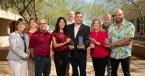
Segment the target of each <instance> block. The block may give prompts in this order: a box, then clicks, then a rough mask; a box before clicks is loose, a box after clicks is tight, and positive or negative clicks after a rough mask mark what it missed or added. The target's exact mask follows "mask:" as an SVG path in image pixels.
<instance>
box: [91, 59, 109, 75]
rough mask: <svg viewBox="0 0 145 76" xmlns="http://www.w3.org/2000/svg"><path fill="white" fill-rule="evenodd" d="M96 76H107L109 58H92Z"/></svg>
mask: <svg viewBox="0 0 145 76" xmlns="http://www.w3.org/2000/svg"><path fill="white" fill-rule="evenodd" d="M92 61H93V67H94V71H95V76H105V68H106V65H107V61H108V57H105V58H95V57H92Z"/></svg>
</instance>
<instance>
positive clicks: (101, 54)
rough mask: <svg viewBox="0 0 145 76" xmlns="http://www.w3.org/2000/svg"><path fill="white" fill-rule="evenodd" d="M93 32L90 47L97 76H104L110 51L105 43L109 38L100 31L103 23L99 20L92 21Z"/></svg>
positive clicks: (105, 33)
mask: <svg viewBox="0 0 145 76" xmlns="http://www.w3.org/2000/svg"><path fill="white" fill-rule="evenodd" d="M91 27H92V32H91V33H90V41H91V44H90V47H89V48H88V49H91V56H92V61H93V67H94V70H95V76H104V75H105V67H106V65H107V58H108V56H109V50H108V49H107V48H105V41H106V39H107V38H108V35H107V32H105V31H100V29H101V22H100V20H99V19H95V20H93V21H92V25H91Z"/></svg>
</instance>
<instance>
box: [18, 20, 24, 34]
mask: <svg viewBox="0 0 145 76" xmlns="http://www.w3.org/2000/svg"><path fill="white" fill-rule="evenodd" d="M25 28H26V26H25V23H24V22H20V23H19V24H18V25H17V30H18V31H19V32H24V30H25Z"/></svg>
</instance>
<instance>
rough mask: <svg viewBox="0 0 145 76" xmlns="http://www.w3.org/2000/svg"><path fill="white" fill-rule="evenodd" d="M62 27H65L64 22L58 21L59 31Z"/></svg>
mask: <svg viewBox="0 0 145 76" xmlns="http://www.w3.org/2000/svg"><path fill="white" fill-rule="evenodd" d="M64 27H65V22H64V20H63V19H61V20H60V21H59V28H60V29H63V28H64Z"/></svg>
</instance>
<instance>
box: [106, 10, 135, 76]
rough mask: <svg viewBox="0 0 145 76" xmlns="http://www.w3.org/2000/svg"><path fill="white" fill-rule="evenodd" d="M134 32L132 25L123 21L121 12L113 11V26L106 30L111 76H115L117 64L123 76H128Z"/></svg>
mask: <svg viewBox="0 0 145 76" xmlns="http://www.w3.org/2000/svg"><path fill="white" fill-rule="evenodd" d="M134 32H135V27H134V25H133V24H132V23H130V22H129V21H127V20H125V19H124V15H123V11H122V10H120V9H117V10H115V14H114V24H112V25H111V26H110V27H109V29H108V35H109V38H110V39H109V40H111V41H110V42H111V43H110V44H108V47H111V55H110V57H111V67H112V72H111V75H112V76H117V70H118V66H119V63H121V66H122V70H123V73H124V76H130V58H131V50H132V39H133V38H134Z"/></svg>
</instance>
